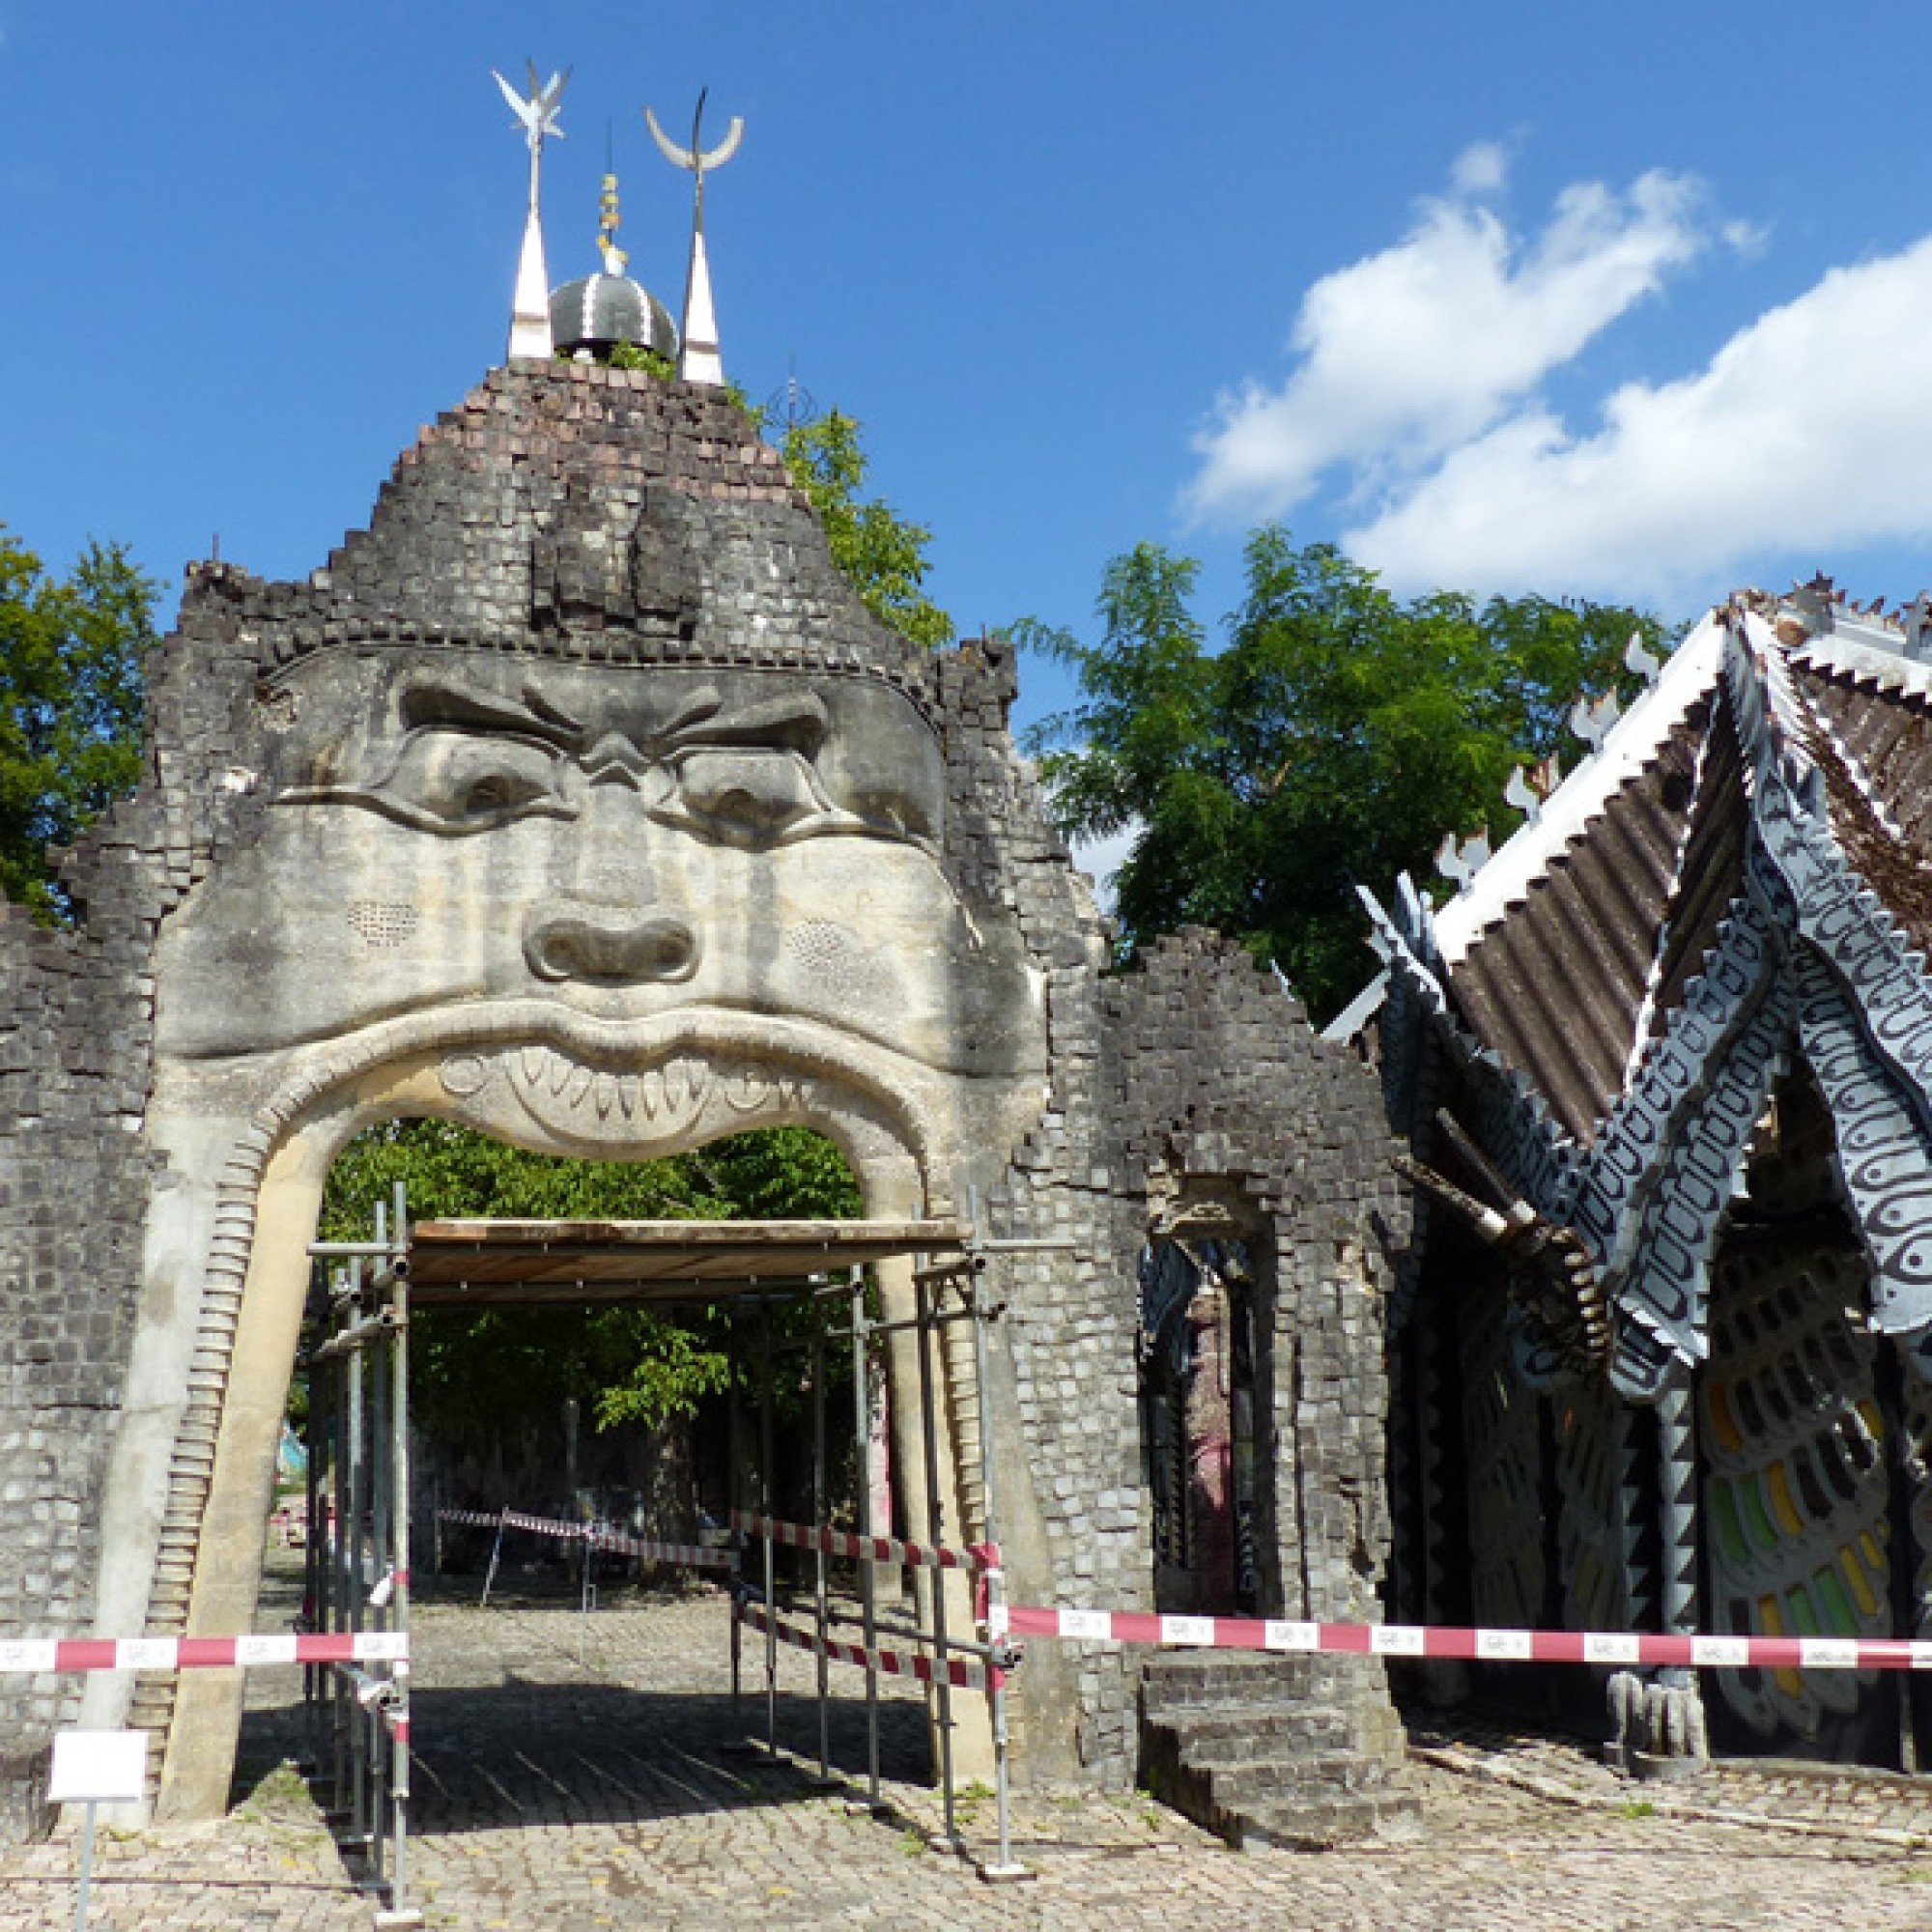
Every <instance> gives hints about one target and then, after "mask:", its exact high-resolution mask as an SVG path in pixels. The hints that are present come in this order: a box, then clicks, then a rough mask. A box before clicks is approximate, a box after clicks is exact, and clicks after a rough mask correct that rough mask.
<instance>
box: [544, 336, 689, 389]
mask: <svg viewBox="0 0 1932 1932" xmlns="http://www.w3.org/2000/svg"><path fill="white" fill-rule="evenodd" d="M557 355H558V358H559V359H560V360H562V359H567V352H566V351H564V350H558V351H557ZM604 359H605V360H606V361H607V362H609V363H610V365H611V368H613V369H642V370H644V371H645V372H646V373H647V374H649V375H652V376H655V377H656V378H657V379H658V381H659V382H661V383H674V382H676V381H677V364H676V363H675V362H673V361H672V360H671V358H670V357H669V356H668V355H659V354H658V352H657V351H656V350H655V349H653V348H652V347H651V346H650V345H649V344H648V343H646V342H613V343H612V344H611V348H610V351H609V353H608V354H607V355H606V356H605V358H604Z"/></svg>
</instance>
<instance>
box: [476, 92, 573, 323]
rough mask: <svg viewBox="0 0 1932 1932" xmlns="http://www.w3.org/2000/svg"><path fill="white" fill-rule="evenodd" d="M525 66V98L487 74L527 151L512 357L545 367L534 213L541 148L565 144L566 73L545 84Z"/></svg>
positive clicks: (544, 285) (545, 278)
mask: <svg viewBox="0 0 1932 1932" xmlns="http://www.w3.org/2000/svg"><path fill="white" fill-rule="evenodd" d="M525 65H526V67H527V68H528V70H529V75H530V91H529V94H528V96H527V97H526V96H524V95H521V94H519V93H518V92H517V90H516V89H515V88H514V87H512V86H511V85H510V83H509V82H508V81H507V80H505V79H504V78H503V76H502V75H501V74H500V73H497V71H496V70H495V69H494V68H493V69H492V70H491V72H492V75H493V77H494V78H495V80H496V82H497V86H498V87H500V88H501V89H502V90H503V99H505V100H507V101H508V102H509V103H510V112H511V113H513V114H514V115H515V116H516V117H517V122H518V125H519V126H520V127H521V128H522V129H523V132H524V138H525V140H526V142H527V143H528V145H529V151H530V201H529V210H528V213H526V216H525V218H524V248H523V253H522V255H521V256H520V257H519V258H518V261H517V293H516V298H515V300H514V301H513V302H512V304H511V308H510V355H511V357H512V359H514V358H515V357H517V356H519V355H539V356H542V357H543V358H544V359H545V360H546V361H548V360H549V358H550V356H551V355H552V354H553V352H554V348H555V342H554V339H553V337H552V335H551V332H550V274H549V271H548V270H546V268H545V266H544V244H543V221H542V219H541V216H540V214H539V212H538V211H539V202H540V196H541V188H542V181H543V144H544V143H545V141H547V140H555V141H560V140H562V139H563V129H562V128H559V127H558V126H557V124H556V117H557V109H558V107H559V105H560V104H561V102H562V100H563V90H564V87H565V85H566V84H567V83H568V81H569V79H570V70H569V69H568V68H565V69H564V71H562V72H561V73H554V74H552V75H551V77H550V79H549V80H548V81H539V80H538V78H537V67H536V62H534V61H528V62H526V63H525Z"/></svg>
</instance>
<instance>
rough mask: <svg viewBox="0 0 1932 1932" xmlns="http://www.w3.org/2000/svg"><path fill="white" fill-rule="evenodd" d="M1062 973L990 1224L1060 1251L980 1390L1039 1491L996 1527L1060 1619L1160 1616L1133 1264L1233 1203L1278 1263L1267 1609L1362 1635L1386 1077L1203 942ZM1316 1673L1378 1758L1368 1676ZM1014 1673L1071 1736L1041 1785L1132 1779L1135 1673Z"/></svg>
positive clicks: (1401, 1206)
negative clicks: (1058, 1778) (1072, 1612)
mask: <svg viewBox="0 0 1932 1932" xmlns="http://www.w3.org/2000/svg"><path fill="white" fill-rule="evenodd" d="M1067 958H1068V965H1067V967H1066V969H1065V971H1064V972H1063V973H1061V974H1057V975H1056V976H1055V978H1054V980H1053V981H1052V996H1051V998H1050V1001H1049V1012H1050V1016H1051V1027H1052V1034H1051V1037H1052V1044H1053V1059H1052V1068H1053V1076H1054V1090H1053V1094H1052V1098H1051V1100H1050V1102H1049V1105H1048V1109H1047V1112H1046V1115H1045V1118H1044V1120H1043V1122H1042V1123H1041V1125H1040V1126H1039V1127H1038V1128H1037V1129H1036V1130H1035V1132H1034V1133H1033V1134H1031V1135H1030V1136H1029V1137H1028V1139H1027V1142H1026V1145H1025V1146H1024V1147H1023V1148H1022V1150H1021V1151H1020V1152H1019V1154H1018V1155H1017V1157H1016V1158H1015V1161H1014V1163H1013V1169H1012V1174H1011V1177H1010V1179H1009V1182H1008V1184H1007V1186H1006V1187H1005V1188H1004V1189H1003V1190H1002V1191H1001V1192H1000V1194H999V1195H998V1196H996V1197H995V1200H994V1202H993V1204H992V1206H993V1208H994V1210H995V1213H996V1216H1003V1217H1005V1219H1004V1221H1001V1220H996V1223H995V1229H994V1232H995V1233H996V1234H997V1233H1002V1232H1006V1229H1007V1228H1008V1227H1010V1228H1011V1229H1012V1230H1013V1231H1015V1232H1020V1231H1025V1232H1032V1233H1039V1234H1046V1233H1057V1234H1059V1235H1060V1236H1062V1237H1063V1238H1065V1239H1067V1240H1068V1241H1070V1243H1071V1248H1070V1252H1068V1253H1066V1254H1042V1255H1039V1256H1037V1257H1033V1256H1028V1257H1024V1258H1015V1259H1014V1260H1013V1261H1011V1262H1009V1264H1007V1268H1006V1271H1005V1278H1006V1280H1007V1281H1008V1282H1009V1293H1010V1296H1011V1302H1012V1311H1011V1313H1010V1315H1009V1318H1008V1321H1007V1322H1006V1324H1005V1325H1006V1327H1007V1329H1008V1343H1009V1348H1010V1350H1011V1365H1012V1371H1013V1380H1012V1383H1011V1385H1010V1386H1009V1387H1008V1388H1005V1389H1001V1388H999V1387H996V1389H995V1395H996V1397H999V1398H1003V1399H1004V1400H1005V1401H1006V1402H1007V1403H1008V1404H1009V1414H1010V1417H1011V1422H1012V1425H1013V1426H1014V1427H1015V1429H1016V1433H1017V1436H1018V1439H1019V1440H1020V1441H1021V1442H1022V1443H1023V1444H1024V1450H1025V1460H1026V1463H1027V1466H1028V1468H1029V1469H1030V1471H1031V1472H1032V1482H1031V1492H1032V1494H1033V1496H1034V1497H1035V1498H1037V1513H1036V1514H1035V1515H1034V1517H1033V1518H1032V1520H1022V1521H1021V1522H1020V1523H1019V1524H1017V1525H1011V1526H1009V1529H1008V1543H1009V1550H1010V1551H1011V1552H1012V1554H1013V1559H1014V1563H1015V1568H1016V1570H1018V1571H1019V1572H1021V1574H1022V1575H1026V1574H1031V1575H1038V1576H1042V1577H1047V1578H1050V1579H1051V1586H1052V1587H1053V1588H1054V1589H1055V1590H1056V1591H1057V1592H1058V1593H1059V1597H1058V1601H1060V1602H1064V1603H1067V1604H1072V1605H1100V1606H1105V1607H1109V1608H1133V1609H1148V1608H1151V1607H1152V1582H1153V1565H1152V1560H1151V1551H1150V1547H1149V1523H1148V1498H1147V1495H1146V1492H1145V1486H1144V1481H1143V1472H1142V1463H1141V1443H1140V1418H1139V1414H1138V1407H1137V1389H1138V1384H1137V1357H1136V1336H1137V1329H1138V1322H1139V1309H1138V1290H1137V1264H1138V1260H1139V1256H1140V1253H1141V1250H1142V1247H1143V1246H1144V1244H1145V1243H1146V1241H1147V1238H1148V1236H1149V1233H1150V1229H1151V1226H1152V1225H1153V1224H1154V1223H1155V1221H1156V1220H1157V1219H1158V1218H1159V1217H1161V1216H1162V1215H1164V1214H1167V1213H1170V1212H1171V1211H1172V1210H1173V1209H1174V1208H1176V1207H1177V1206H1179V1204H1181V1203H1183V1202H1195V1203H1203V1202H1208V1203H1215V1204H1227V1205H1229V1206H1230V1207H1231V1208H1232V1211H1233V1213H1234V1214H1235V1216H1236V1223H1237V1227H1238V1230H1239V1232H1241V1233H1242V1234H1244V1235H1245V1236H1247V1237H1248V1238H1249V1239H1250V1240H1251V1242H1252V1243H1254V1244H1255V1245H1256V1246H1258V1247H1260V1248H1263V1249H1264V1250H1265V1252H1266V1255H1267V1257H1268V1258H1269V1259H1270V1261H1271V1264H1272V1265H1271V1267H1270V1268H1269V1270H1268V1281H1267V1284H1266V1286H1267V1290H1268V1293H1269V1300H1268V1315H1269V1324H1268V1325H1269V1330H1270V1336H1271V1347H1264V1349H1263V1350H1262V1351H1261V1354H1262V1359H1261V1360H1260V1361H1259V1362H1258V1370H1259V1377H1260V1383H1261V1386H1260V1388H1259V1390H1258V1394H1260V1396H1261V1397H1262V1399H1263V1400H1264V1405H1265V1408H1266V1411H1267V1413H1268V1415H1269V1417H1270V1418H1271V1429H1270V1431H1269V1434H1268V1436H1267V1437H1266V1439H1265V1440H1264V1465H1271V1468H1272V1481H1271V1483H1264V1499H1265V1507H1264V1533H1265V1542H1266V1547H1267V1550H1268V1554H1269V1556H1270V1557H1271V1561H1267V1562H1265V1563H1264V1570H1265V1571H1266V1572H1267V1573H1268V1574H1267V1575H1266V1577H1265V1578H1264V1588H1265V1590H1266V1592H1267V1598H1266V1601H1265V1603H1264V1613H1265V1614H1267V1615H1269V1616H1283V1617H1309V1618H1331V1619H1358V1618H1369V1617H1372V1616H1374V1615H1376V1614H1377V1613H1378V1612H1377V1603H1378V1588H1379V1584H1380V1579H1381V1574H1382V1566H1383V1563H1384V1560H1385V1557H1386V1553H1387V1546H1388V1523H1387V1517H1386V1504H1385V1496H1384V1480H1383V1453H1384V1451H1383V1429H1384V1424H1385V1419H1386V1411H1387V1388H1386V1383H1385V1379H1384V1373H1383V1360H1382V1336H1383V1312H1384V1299H1385V1295H1386V1292H1387V1288H1388V1284H1389V1281H1390V1278H1391V1267H1390V1263H1389V1259H1388V1258H1389V1256H1390V1254H1391V1253H1392V1252H1393V1251H1394V1250H1395V1249H1397V1248H1399V1247H1400V1246H1401V1244H1402V1243H1403V1241H1404V1240H1405V1239H1406V1228H1407V1204H1406V1194H1405V1192H1404V1190H1403V1188H1402V1186H1401V1183H1400V1182H1399V1180H1398V1179H1397V1178H1396V1176H1395V1174H1394V1172H1393V1170H1392V1169H1391V1168H1390V1167H1389V1166H1388V1161H1387V1156H1388V1153H1389V1151H1391V1148H1392V1145H1393V1144H1392V1143H1391V1142H1390V1141H1389V1140H1388V1137H1387V1133H1386V1129H1385V1126H1384V1124H1383V1119H1382V1114H1381V1109H1380V1102H1379V1097H1378V1093H1377V1089H1376V1084H1375V1081H1374V1079H1373V1077H1372V1076H1371V1075H1370V1074H1368V1073H1367V1072H1366V1070H1365V1069H1364V1068H1363V1067H1362V1065H1360V1063H1359V1062H1358V1061H1357V1060H1356V1059H1355V1058H1354V1057H1353V1056H1351V1055H1350V1054H1349V1053H1348V1052H1346V1051H1345V1050H1343V1049H1339V1048H1332V1047H1329V1046H1327V1045H1326V1044H1324V1043H1323V1042H1322V1041H1321V1039H1320V1038H1319V1037H1317V1036H1316V1034H1315V1033H1314V1031H1313V1030H1312V1029H1311V1028H1310V1027H1309V1025H1308V1023H1307V1020H1306V1018H1305V1017H1304V1015H1303V1013H1302V1011H1301V1009H1300V1007H1299V1005H1298V1004H1297V1003H1296V1002H1295V1001H1294V1000H1293V998H1292V997H1291V996H1290V995H1289V994H1288V993H1287V992H1286V991H1285V990H1284V989H1283V988H1282V986H1281V985H1280V984H1279V982H1277V981H1276V980H1274V979H1273V978H1272V977H1270V976H1268V975H1265V974H1263V973H1261V972H1258V971H1257V970H1256V968H1255V966H1254V964H1253V962H1252V961H1251V960H1250V959H1249V958H1248V957H1247V955H1246V954H1245V953H1243V952H1240V951H1239V950H1238V949H1237V948H1235V947H1233V946H1231V945H1229V944H1228V943H1227V942H1225V941H1222V940H1220V939H1218V938H1216V937H1214V936H1212V935H1210V934H1208V933H1205V932H1188V933H1185V934H1182V935H1180V936H1178V937H1175V938H1171V939H1167V940H1163V941H1162V942H1160V944H1159V945H1158V946H1157V947H1155V948H1154V949H1153V950H1152V952H1151V954H1150V955H1149V956H1148V957H1147V959H1146V960H1145V961H1144V963H1143V964H1142V965H1141V966H1140V967H1139V968H1137V969H1136V970H1134V971H1131V972H1128V973H1126V974H1124V975H1122V976H1121V977H1119V978H1115V979H1104V980H1103V979H1096V978H1094V975H1093V973H1092V970H1091V967H1089V966H1087V965H1086V964H1085V963H1084V962H1082V963H1080V964H1075V963H1073V959H1072V953H1071V952H1070V950H1069V951H1068V954H1067ZM1032 1601H1040V1600H1039V1599H1033V1600H1032ZM1328 1674H1331V1675H1332V1676H1333V1678H1334V1681H1333V1683H1332V1684H1331V1683H1328V1682H1326V1681H1325V1676H1324V1682H1323V1684H1322V1685H1321V1686H1320V1687H1318V1688H1319V1689H1320V1690H1321V1692H1322V1693H1323V1694H1322V1701H1323V1702H1325V1703H1330V1704H1336V1705H1339V1706H1341V1707H1342V1708H1345V1709H1348V1710H1350V1712H1351V1714H1352V1716H1353V1718H1354V1719H1355V1734H1356V1737H1357V1739H1358V1741H1359V1743H1360V1745H1361V1747H1362V1748H1364V1749H1369V1750H1374V1751H1377V1752H1380V1753H1384V1754H1385V1753H1386V1751H1387V1750H1388V1748H1389V1747H1390V1745H1391V1740H1392V1738H1393V1736H1394V1732H1393V1726H1392V1714H1391V1712H1390V1709H1389V1706H1388V1703H1387V1694H1386V1690H1385V1687H1384V1685H1383V1681H1382V1678H1381V1674H1380V1672H1379V1669H1378V1668H1377V1667H1375V1666H1371V1667H1370V1668H1368V1669H1366V1670H1363V1669H1359V1668H1357V1667H1356V1660H1349V1662H1348V1664H1347V1666H1346V1667H1345V1668H1344V1669H1342V1670H1341V1671H1339V1672H1333V1673H1328ZM1023 1675H1024V1676H1025V1677H1026V1678H1027V1679H1028V1680H1030V1681H1029V1690H1030V1693H1031V1695H1032V1697H1033V1699H1034V1700H1035V1703H1034V1706H1033V1708H1034V1709H1037V1710H1039V1711H1042V1712H1050V1713H1053V1714H1054V1715H1055V1717H1056V1718H1057V1719H1063V1720H1062V1721H1059V1722H1057V1723H1056V1724H1055V1726H1054V1728H1053V1729H1052V1732H1051V1734H1050V1735H1046V1736H1042V1737H1037V1738H1035V1739H1032V1740H1030V1743H1031V1744H1032V1747H1033V1752H1034V1757H1035V1761H1036V1764H1037V1767H1038V1768H1039V1769H1040V1770H1041V1771H1042V1772H1045V1773H1054V1774H1060V1775H1065V1774H1069V1773H1075V1774H1085V1775H1086V1776H1094V1777H1097V1778H1099V1779H1101V1780H1103V1781H1107V1782H1115V1783H1118V1782H1123V1781H1126V1780H1127V1779H1130V1778H1131V1776H1133V1772H1134V1767H1135V1761H1136V1756H1137V1751H1138V1737H1137V1732H1136V1724H1135V1716H1136V1711H1135V1703H1136V1694H1137V1690H1138V1662H1137V1660H1135V1659H1134V1658H1132V1657H1131V1656H1130V1655H1123V1654H1122V1652H1120V1651H1118V1650H1115V1649H1112V1648H1110V1647H1108V1646H1103V1645H1092V1646H1088V1645H1082V1644H1077V1643H1060V1644H1055V1645H1051V1646H1049V1645H1036V1646H1035V1647H1034V1650H1033V1652H1032V1654H1031V1655H1030V1656H1029V1658H1028V1660H1027V1664H1026V1670H1025V1672H1024V1673H1023ZM1065 1719H1070V1721H1065Z"/></svg>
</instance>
